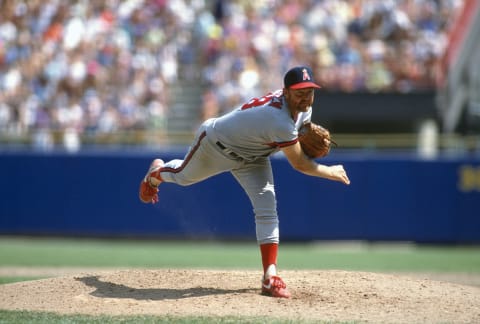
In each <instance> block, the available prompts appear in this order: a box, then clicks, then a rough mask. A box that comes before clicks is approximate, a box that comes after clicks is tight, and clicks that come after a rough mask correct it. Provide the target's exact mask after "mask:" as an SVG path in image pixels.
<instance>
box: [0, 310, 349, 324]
mask: <svg viewBox="0 0 480 324" xmlns="http://www.w3.org/2000/svg"><path fill="white" fill-rule="evenodd" d="M6 323H8V324H11V323H22V324H23V323H29V324H30V323H32V324H33V323H48V324H67V323H68V324H72V323H88V324H96V323H98V324H117V323H124V324H127V323H131V324H138V323H145V324H149V323H152V324H153V323H155V324H156V323H185V324H186V323H195V324H211V323H222V324H226V323H252V324H255V323H259V324H260V323H275V324H287V323H299V322H298V321H291V320H272V319H268V318H260V317H250V318H249V317H230V316H229V317H220V318H219V317H172V316H165V317H161V318H160V317H158V316H147V315H144V316H140V315H138V316H88V315H59V314H55V313H46V312H43V313H39V312H23V311H2V310H0V324H6ZM300 323H318V324H322V323H325V324H326V323H338V324H340V323H341V324H347V323H354V322H318V321H315V322H313V321H301V322H300Z"/></svg>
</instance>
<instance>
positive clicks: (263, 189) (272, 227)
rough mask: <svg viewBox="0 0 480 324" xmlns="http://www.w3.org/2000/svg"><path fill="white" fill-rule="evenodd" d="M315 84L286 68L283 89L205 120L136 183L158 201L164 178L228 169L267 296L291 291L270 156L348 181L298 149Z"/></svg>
mask: <svg viewBox="0 0 480 324" xmlns="http://www.w3.org/2000/svg"><path fill="white" fill-rule="evenodd" d="M315 88H320V86H319V85H317V84H316V83H315V81H314V78H313V73H312V70H311V69H310V68H309V67H307V66H298V67H294V68H292V69H290V70H289V71H288V72H287V73H286V74H285V76H284V87H283V89H281V90H277V91H275V92H272V93H269V94H267V95H265V96H263V97H261V98H254V99H251V100H250V101H249V102H247V103H245V104H243V105H242V106H240V107H238V108H236V109H235V110H233V111H231V112H229V113H227V114H225V115H223V116H221V117H218V118H212V119H209V120H206V121H205V122H203V124H202V125H201V126H200V128H199V129H198V130H197V133H196V135H195V139H194V142H193V144H192V146H191V147H190V149H189V150H188V152H187V154H186V155H185V158H184V159H183V160H180V159H175V160H172V161H168V162H164V161H162V160H161V159H155V160H153V162H152V163H151V165H150V168H149V169H148V171H147V174H146V175H145V177H144V178H143V180H142V181H141V184H140V193H139V195H140V199H141V201H142V202H144V203H156V202H158V186H159V185H160V184H161V183H162V182H171V183H176V184H178V185H181V186H188V185H192V184H194V183H197V182H200V181H202V180H205V179H207V178H209V177H212V176H214V175H216V174H219V173H222V172H227V171H228V172H230V173H231V174H232V175H233V176H234V177H235V179H236V180H237V181H238V183H239V184H240V185H241V186H242V188H243V189H244V190H245V192H246V193H247V195H248V197H249V198H250V201H251V203H252V206H253V211H254V214H255V224H256V239H257V242H258V244H259V247H260V254H261V258H262V265H263V277H262V294H264V295H268V296H273V297H283V298H289V297H290V296H291V294H290V292H289V291H288V290H287V287H286V285H285V283H284V281H283V280H282V279H281V278H280V276H279V275H278V273H277V254H278V244H279V241H280V237H279V222H278V214H277V204H276V198H275V186H274V179H273V173H272V167H271V164H270V159H269V156H270V155H272V154H273V153H275V152H278V151H279V150H281V151H282V152H283V153H284V155H285V156H286V158H287V159H288V161H289V163H290V164H291V166H292V167H293V168H294V169H295V170H297V171H299V172H302V173H304V174H307V175H310V176H314V177H320V178H325V179H329V180H333V181H339V182H342V183H344V184H346V185H349V184H350V180H349V178H348V176H347V173H346V171H345V170H344V168H343V166H342V165H331V166H327V165H324V164H319V163H317V162H316V161H315V159H313V158H310V157H308V156H307V155H306V154H305V153H304V152H303V151H302V146H301V145H300V141H299V129H300V128H301V127H302V125H304V124H307V123H309V122H310V120H311V116H312V104H313V99H314V90H315ZM325 141H328V139H325ZM326 144H327V145H328V144H329V143H326Z"/></svg>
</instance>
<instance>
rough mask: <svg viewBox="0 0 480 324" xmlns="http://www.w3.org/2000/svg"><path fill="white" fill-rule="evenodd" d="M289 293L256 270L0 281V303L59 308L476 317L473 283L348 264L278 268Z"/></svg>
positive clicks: (392, 319) (397, 318) (391, 319)
mask: <svg viewBox="0 0 480 324" xmlns="http://www.w3.org/2000/svg"><path fill="white" fill-rule="evenodd" d="M281 275H282V277H283V278H284V280H285V282H286V283H287V285H288V288H289V289H290V291H291V292H292V295H293V297H292V298H291V299H288V300H286V299H276V298H271V297H265V296H262V295H260V278H259V272H258V271H220V270H217V271H216V270H177V269H175V270H122V271H96V272H93V273H92V272H90V273H89V272H84V273H78V274H76V275H71V276H64V277H58V278H52V279H42V280H35V281H25V282H19V283H12V284H6V285H1V286H0V309H11V310H35V311H49V312H57V313H61V314H73V313H81V314H108V315H140V314H152V315H173V316H189V315H191V316H262V317H263V316H264V317H268V318H282V319H295V320H298V319H307V320H317V319H318V320H336V321H348V320H356V321H359V322H374V323H420V322H421V323H480V287H474V286H467V285H461V284H454V283H449V282H443V281H436V280H429V279H419V278H414V277H409V276H400V275H392V274H379V273H369V272H349V271H282V272H281Z"/></svg>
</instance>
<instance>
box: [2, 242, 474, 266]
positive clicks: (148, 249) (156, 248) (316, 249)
mask: <svg viewBox="0 0 480 324" xmlns="http://www.w3.org/2000/svg"><path fill="white" fill-rule="evenodd" d="M479 255H480V247H478V246H477V247H458V246H415V245H408V244H407V245H389V244H380V245H377V244H348V245H342V244H340V245H332V244H292V243H285V244H281V245H280V249H279V267H280V268H282V269H344V270H357V271H362V270H363V271H441V272H475V273H480V257H479ZM0 266H24V267H28V266H35V267H42V266H43V267H56V266H58V267H142V268H184V267H185V268H217V269H229V268H231V269H233V268H234V269H239V268H243V269H258V268H259V267H260V252H259V248H258V246H257V245H256V244H255V243H244V242H243V243H238V242H237V243H232V242H228V243H221V242H192V241H186V242H176V241H175V242H172V241H132V240H86V239H42V238H0Z"/></svg>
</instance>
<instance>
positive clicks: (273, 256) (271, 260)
mask: <svg viewBox="0 0 480 324" xmlns="http://www.w3.org/2000/svg"><path fill="white" fill-rule="evenodd" d="M260 252H261V253H262V264H263V273H265V272H267V269H268V266H269V265H271V264H274V265H276V264H277V254H278V244H277V243H267V244H260Z"/></svg>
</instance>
